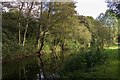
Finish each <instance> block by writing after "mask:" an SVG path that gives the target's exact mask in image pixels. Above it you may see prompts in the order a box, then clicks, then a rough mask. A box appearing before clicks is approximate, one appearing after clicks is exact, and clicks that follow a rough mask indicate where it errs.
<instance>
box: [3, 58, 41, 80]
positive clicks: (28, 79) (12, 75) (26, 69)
mask: <svg viewBox="0 0 120 80" xmlns="http://www.w3.org/2000/svg"><path fill="white" fill-rule="evenodd" d="M2 66H3V67H2V80H37V74H38V73H39V67H38V63H37V57H26V58H24V59H20V60H14V61H12V62H9V63H4V64H2Z"/></svg>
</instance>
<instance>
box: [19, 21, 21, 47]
mask: <svg viewBox="0 0 120 80" xmlns="http://www.w3.org/2000/svg"><path fill="white" fill-rule="evenodd" d="M20 27H21V24H20V22H19V45H20V44H21V35H20V34H21V30H20Z"/></svg>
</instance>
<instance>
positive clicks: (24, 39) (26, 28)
mask: <svg viewBox="0 0 120 80" xmlns="http://www.w3.org/2000/svg"><path fill="white" fill-rule="evenodd" d="M27 30H28V19H27V23H26V27H25V32H24V37H23V47H24V46H25V42H26V34H27Z"/></svg>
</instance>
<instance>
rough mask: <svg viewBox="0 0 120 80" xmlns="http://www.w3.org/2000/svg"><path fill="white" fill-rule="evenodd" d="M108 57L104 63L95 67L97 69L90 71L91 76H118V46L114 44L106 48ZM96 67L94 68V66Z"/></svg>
mask: <svg viewBox="0 0 120 80" xmlns="http://www.w3.org/2000/svg"><path fill="white" fill-rule="evenodd" d="M105 52H106V53H107V55H108V59H107V61H106V63H105V64H104V65H101V66H97V67H95V68H96V69H97V71H95V72H92V73H88V74H87V75H90V76H91V77H100V78H101V77H103V78H117V77H118V76H119V74H118V47H117V46H112V47H109V48H108V49H106V50H105ZM93 69H94V68H93Z"/></svg>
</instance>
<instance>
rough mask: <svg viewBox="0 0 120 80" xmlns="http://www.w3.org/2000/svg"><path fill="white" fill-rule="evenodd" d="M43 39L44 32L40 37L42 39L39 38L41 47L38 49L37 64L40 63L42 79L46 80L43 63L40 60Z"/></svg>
mask: <svg viewBox="0 0 120 80" xmlns="http://www.w3.org/2000/svg"><path fill="white" fill-rule="evenodd" d="M44 38H45V32H44V33H43V35H42V37H41V39H40V43H41V45H40V49H39V51H38V53H39V55H38V60H39V61H38V62H39V63H40V65H39V66H40V68H41V70H42V72H43V76H44V78H45V80H46V74H45V69H44V63H43V60H42V58H41V55H42V49H43V46H44Z"/></svg>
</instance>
